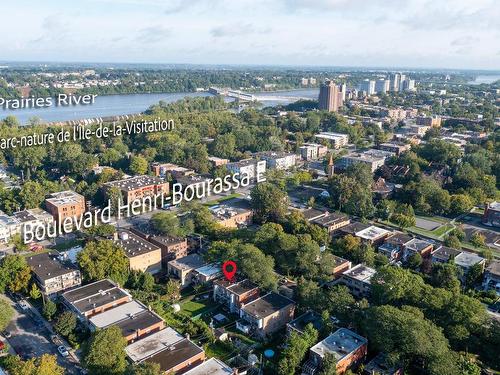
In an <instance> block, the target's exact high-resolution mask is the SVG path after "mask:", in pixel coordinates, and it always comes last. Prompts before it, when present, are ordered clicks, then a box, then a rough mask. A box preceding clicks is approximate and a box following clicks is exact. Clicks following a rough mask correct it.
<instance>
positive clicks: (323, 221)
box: [313, 212, 349, 225]
mask: <svg viewBox="0 0 500 375" xmlns="http://www.w3.org/2000/svg"><path fill="white" fill-rule="evenodd" d="M348 220H349V217H348V216H347V215H344V214H341V213H338V212H329V213H327V214H326V215H325V216H322V217H319V218H317V219H314V220H313V223H316V224H319V225H332V224H337V223H342V222H344V221H348Z"/></svg>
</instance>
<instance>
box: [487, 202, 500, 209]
mask: <svg viewBox="0 0 500 375" xmlns="http://www.w3.org/2000/svg"><path fill="white" fill-rule="evenodd" d="M488 209H490V210H494V211H500V202H491V203H489V204H488Z"/></svg>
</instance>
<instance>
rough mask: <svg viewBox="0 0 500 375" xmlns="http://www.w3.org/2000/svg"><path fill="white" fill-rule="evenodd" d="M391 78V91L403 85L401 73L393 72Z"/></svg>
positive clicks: (397, 89)
mask: <svg viewBox="0 0 500 375" xmlns="http://www.w3.org/2000/svg"><path fill="white" fill-rule="evenodd" d="M390 79H391V91H396V92H397V91H399V87H400V86H401V73H392V74H391V78H390Z"/></svg>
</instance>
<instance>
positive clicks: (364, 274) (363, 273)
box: [342, 264, 377, 284]
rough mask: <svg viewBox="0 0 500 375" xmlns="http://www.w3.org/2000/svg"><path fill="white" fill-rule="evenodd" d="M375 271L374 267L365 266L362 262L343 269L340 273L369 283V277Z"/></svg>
mask: <svg viewBox="0 0 500 375" xmlns="http://www.w3.org/2000/svg"><path fill="white" fill-rule="evenodd" d="M376 273H377V271H376V270H375V269H373V268H370V267H368V266H365V265H364V264H358V265H357V266H354V267H352V268H351V269H350V270H347V271H345V272H344V273H343V274H342V275H344V276H348V277H350V278H352V279H356V280H359V281H362V282H365V283H368V284H369V283H370V280H371V278H372V277H373V276H374V275H375V274H376Z"/></svg>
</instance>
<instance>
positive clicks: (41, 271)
mask: <svg viewBox="0 0 500 375" xmlns="http://www.w3.org/2000/svg"><path fill="white" fill-rule="evenodd" d="M26 261H27V262H28V265H29V266H30V268H31V272H32V274H33V278H34V280H35V282H36V284H37V285H38V287H39V288H40V290H41V291H42V293H43V294H45V295H47V296H53V295H55V294H57V293H60V292H62V291H64V290H67V289H70V288H74V287H76V286H79V285H80V284H81V283H82V277H81V274H80V270H78V269H76V268H75V267H74V266H73V265H66V264H63V263H62V262H61V261H60V260H59V254H58V253H57V252H48V253H41V254H36V255H33V256H30V257H27V258H26Z"/></svg>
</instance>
